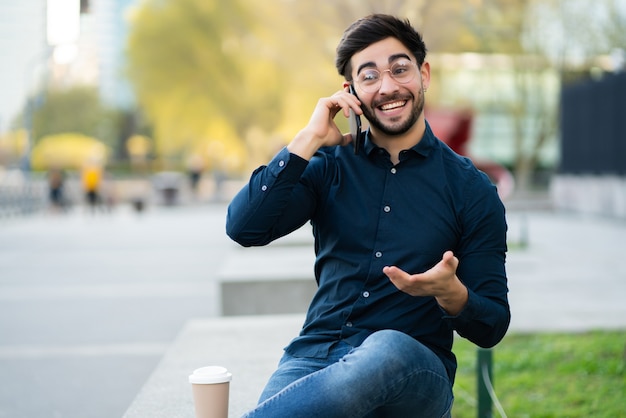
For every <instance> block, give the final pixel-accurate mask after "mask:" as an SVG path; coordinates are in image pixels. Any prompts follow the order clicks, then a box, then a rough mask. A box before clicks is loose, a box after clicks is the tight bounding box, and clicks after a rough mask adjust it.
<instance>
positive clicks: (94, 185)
mask: <svg viewBox="0 0 626 418" xmlns="http://www.w3.org/2000/svg"><path fill="white" fill-rule="evenodd" d="M81 182H82V186H83V193H84V196H85V201H86V203H87V206H88V207H89V208H90V209H91V210H92V211H95V210H96V209H97V207H98V205H99V204H100V203H101V195H100V188H101V186H102V167H101V166H100V165H98V164H87V165H86V166H85V167H84V168H83V170H82V173H81Z"/></svg>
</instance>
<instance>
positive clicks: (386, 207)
mask: <svg viewBox="0 0 626 418" xmlns="http://www.w3.org/2000/svg"><path fill="white" fill-rule="evenodd" d="M383 210H384V211H385V212H387V213H389V212H391V208H390V207H389V206H385V207H384V208H383Z"/></svg>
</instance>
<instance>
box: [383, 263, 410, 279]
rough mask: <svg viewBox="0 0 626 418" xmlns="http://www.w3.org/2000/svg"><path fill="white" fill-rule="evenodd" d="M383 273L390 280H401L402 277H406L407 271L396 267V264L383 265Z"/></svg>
mask: <svg viewBox="0 0 626 418" xmlns="http://www.w3.org/2000/svg"><path fill="white" fill-rule="evenodd" d="M383 273H384V274H385V275H386V276H387V277H389V279H390V280H391V281H394V280H402V278H404V277H408V276H409V273H407V272H405V271H404V270H402V269H400V268H398V267H396V266H385V267H383Z"/></svg>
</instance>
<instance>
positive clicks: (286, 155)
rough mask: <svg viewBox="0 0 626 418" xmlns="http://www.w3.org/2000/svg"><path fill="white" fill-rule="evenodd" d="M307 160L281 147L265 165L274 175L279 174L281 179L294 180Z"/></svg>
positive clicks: (306, 163)
mask: <svg viewBox="0 0 626 418" xmlns="http://www.w3.org/2000/svg"><path fill="white" fill-rule="evenodd" d="M308 164H309V162H308V161H307V160H305V159H304V158H302V157H300V156H299V155H296V154H292V153H290V152H289V150H288V149H287V147H283V148H282V149H281V150H280V151H279V152H278V154H276V156H275V157H274V158H272V161H270V162H269V164H268V165H267V168H268V170H269V171H270V173H272V175H273V176H274V177H278V176H279V175H280V176H281V179H284V180H291V181H293V182H296V181H297V180H299V179H300V176H301V175H302V173H303V172H304V169H305V168H306V167H307V165H308Z"/></svg>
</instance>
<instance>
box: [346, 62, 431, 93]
mask: <svg viewBox="0 0 626 418" xmlns="http://www.w3.org/2000/svg"><path fill="white" fill-rule="evenodd" d="M386 72H388V73H389V76H390V77H391V79H392V80H394V81H395V82H397V83H400V84H407V83H410V82H411V81H413V80H414V79H415V75H416V74H417V73H418V72H419V71H418V67H417V64H415V63H414V62H413V61H407V60H402V61H398V62H395V63H393V64H392V65H391V66H390V67H389V68H387V69H386V70H382V71H381V70H378V69H376V68H366V69H364V70H363V71H361V72H360V73H359V74H358V75H357V77H356V79H355V80H354V84H356V85H357V86H358V87H359V89H360V90H362V91H364V92H365V93H376V92H377V91H378V89H380V86H381V84H382V82H383V76H384V74H385V73H386Z"/></svg>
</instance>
